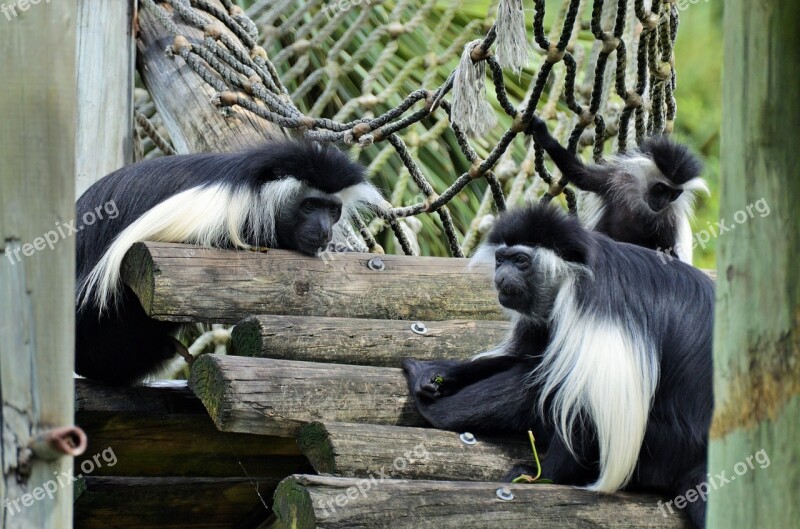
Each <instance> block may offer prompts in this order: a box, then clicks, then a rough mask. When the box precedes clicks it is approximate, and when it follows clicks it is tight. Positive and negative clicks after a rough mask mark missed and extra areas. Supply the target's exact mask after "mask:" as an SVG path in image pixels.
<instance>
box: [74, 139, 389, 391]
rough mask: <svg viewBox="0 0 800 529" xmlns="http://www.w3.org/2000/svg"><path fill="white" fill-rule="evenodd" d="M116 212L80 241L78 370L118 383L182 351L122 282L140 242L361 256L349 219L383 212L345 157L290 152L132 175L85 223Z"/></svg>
mask: <svg viewBox="0 0 800 529" xmlns="http://www.w3.org/2000/svg"><path fill="white" fill-rule="evenodd" d="M109 203H111V204H114V205H115V208H116V209H117V210H118V214H117V215H116V217H114V218H113V219H112V218H110V217H109V218H106V219H104V220H102V221H98V222H95V223H92V224H85V225H84V226H83V227H82V228H81V230H80V231H78V232H77V241H76V245H77V270H76V276H77V283H76V285H77V301H76V304H77V315H76V317H77V321H76V358H75V371H76V372H77V373H78V374H79V375H82V376H86V377H88V378H93V379H98V380H102V381H105V382H108V383H113V384H128V383H132V382H135V381H138V380H141V379H142V378H144V377H145V376H147V375H149V374H152V373H154V372H155V371H157V370H158V369H159V368H161V367H162V366H163V365H164V364H165V363H166V362H168V361H170V360H171V359H173V358H174V355H175V353H176V351H177V350H176V347H179V344H177V342H176V340H175V339H174V338H173V337H172V336H171V333H173V332H174V331H176V330H178V327H179V326H178V325H177V324H173V323H169V322H160V321H156V320H153V319H151V318H149V317H148V316H147V315H146V314H145V312H144V310H143V309H142V307H141V306H140V304H139V301H138V299H137V298H136V296H135V295H134V293H133V292H132V291H131V290H130V289H129V288H128V287H126V286H124V285H123V284H122V283H121V281H120V265H121V264H122V261H123V258H124V257H125V254H126V252H127V251H128V249H129V248H130V247H131V246H132V245H133V244H134V243H136V242H139V241H146V240H147V241H163V242H183V243H190V244H196V245H201V246H204V247H220V248H240V249H254V248H263V247H267V248H283V249H289V250H296V251H298V252H301V253H304V254H307V255H315V254H317V253H318V252H320V251H321V250H324V249H326V248H327V247H328V246H329V244H331V243H333V244H335V245H336V247H339V248H342V247H344V248H353V243H352V241H353V238H354V234H353V228H352V227H351V225H350V219H351V218H352V216H353V215H354V214H355V213H356V212H357V211H358V210H360V209H373V210H376V209H377V210H380V209H383V208H384V207H385V204H386V202H385V200H384V199H383V197H382V196H381V194H380V192H379V191H378V190H377V189H375V188H374V187H373V186H372V185H371V184H369V183H368V182H367V181H366V180H365V177H364V170H363V168H362V167H361V166H360V165H358V164H356V163H354V162H353V161H351V160H350V159H349V158H348V157H347V156H345V155H344V154H343V153H341V152H340V151H339V150H338V149H336V148H334V147H331V146H326V145H321V144H317V143H311V142H290V141H282V142H273V143H269V144H265V145H263V146H261V147H259V148H256V149H253V150H249V151H244V152H240V153H233V154H193V155H181V156H169V157H165V158H159V159H155V160H151V161H146V162H141V163H137V164H134V165H130V166H128V167H124V168H122V169H120V170H118V171H116V172H114V173H111V174H109V175H107V176H106V177H104V178H102V179H101V180H99V181H98V182H96V183H95V184H94V185H92V186H91V187H90V188H89V189H88V190H87V191H86V192H85V193H84V194H83V195H82V196H81V197H80V198H79V199H78V202H77V214H78V218H83V215H84V214H86V213H87V212H92V211H96V210H97V208H98V207H102V206H104V205H106V204H109ZM359 249H363V248H359Z"/></svg>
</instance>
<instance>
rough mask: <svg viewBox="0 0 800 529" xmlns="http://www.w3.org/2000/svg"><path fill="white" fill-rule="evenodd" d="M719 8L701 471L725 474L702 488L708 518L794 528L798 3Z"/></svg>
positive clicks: (798, 360)
mask: <svg viewBox="0 0 800 529" xmlns="http://www.w3.org/2000/svg"><path fill="white" fill-rule="evenodd" d="M724 11H725V20H724V28H725V29H724V33H723V34H724V37H725V46H724V50H725V51H724V65H723V69H722V71H723V74H724V79H723V83H722V86H723V113H722V122H723V123H722V147H721V153H722V156H721V167H720V174H723V175H725V176H724V180H723V185H722V194H721V198H720V220H721V221H722V222H724V224H725V226H726V227H727V228H728V230H727V231H726V232H725V233H723V234H720V237H719V240H718V243H717V268H718V270H719V281H718V287H717V294H716V296H717V305H716V312H715V315H714V419H713V421H712V426H711V433H710V437H711V440H710V443H709V465H708V470H709V471H710V472H712V473H713V474H712V475H716V474H717V473H719V472H727V474H728V476H729V477H731V475H732V474H733V476H732V477H735V478H736V482H735V483H733V484H732V485H730V486H726V487H725V489H724V491H723V490H720V491H718V492H716V493H714V494H711V495H710V498H709V506H708V522H709V527H733V526H736V527H797V526H798V520H800V502H798V487H800V465H798V464H797V462H798V461H800V442H799V441H800V433H798V432H800V266H798V261H800V178H798V169H797V168H798V165H800V150H799V149H798V138H800V98H798V97H797V94H798V92H797V87H798V86H800V68H798V64H799V63H800V33H799V32H798V30H797V21H798V20H800V3H798V2H796V1H792V0H762V1H759V2H752V1H748V0H730V1H727V2H725V10H724ZM734 228H735V229H734ZM754 457H755V460H754ZM740 472H744V473H743V474H741V475H739V473H740ZM734 473H735V474H734Z"/></svg>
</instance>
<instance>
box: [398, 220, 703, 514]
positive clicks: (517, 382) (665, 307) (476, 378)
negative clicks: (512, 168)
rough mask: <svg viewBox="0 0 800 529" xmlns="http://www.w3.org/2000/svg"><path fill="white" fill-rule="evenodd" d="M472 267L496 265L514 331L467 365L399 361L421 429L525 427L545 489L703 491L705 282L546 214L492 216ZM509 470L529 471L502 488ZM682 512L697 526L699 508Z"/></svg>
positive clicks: (677, 265) (683, 268) (679, 265)
mask: <svg viewBox="0 0 800 529" xmlns="http://www.w3.org/2000/svg"><path fill="white" fill-rule="evenodd" d="M476 259H477V260H478V261H481V260H489V261H491V262H492V263H493V264H494V266H495V272H494V283H495V287H496V290H497V292H498V298H499V301H500V303H501V304H502V305H503V306H504V307H505V308H507V309H509V310H511V311H513V314H514V325H513V329H512V331H511V333H510V335H509V337H508V338H507V339H506V341H505V342H504V343H502V344H501V345H500V346H499V347H498V348H496V349H494V350H492V351H489V352H486V353H484V354H482V355H479V356H478V357H477V358H475V359H474V360H472V361H467V362H445V361H441V362H419V361H416V360H408V361H406V362H405V364H404V369H405V372H406V375H407V377H408V381H409V389H410V390H411V392H412V394H413V396H414V398H415V401H416V404H417V407H418V408H419V410H420V411H421V413H422V414H423V416H425V417H426V418H427V419H428V420H429V422H431V423H432V424H433V425H434V426H436V427H439V428H444V429H451V430H456V431H464V430H467V429H468V430H470V431H474V430H492V431H510V432H524V431H526V430H528V429H531V428H532V429H533V430H534V431H535V432H536V433H537V434H538V435H537V439H538V440H539V441H541V442H542V444H543V445H549V446H547V451H546V454H545V456H544V458H543V459H542V471H543V472H542V477H544V478H549V479H552V480H553V481H554V482H556V483H561V484H571V485H579V486H586V487H588V488H589V489H591V490H595V491H601V492H613V491H616V490H618V489H620V488H628V489H634V490H636V489H657V490H663V491H668V492H670V493H674V494H676V495H677V494H684V493H685V492H686V491H687V490H689V489H692V488H696V487H699V486H701V484H703V483H704V482H706V446H707V441H708V428H709V425H710V421H711V414H712V407H713V392H712V362H711V340H712V327H713V320H712V318H713V312H714V287H713V283H712V281H711V279H709V278H708V277H707V276H706V275H705V274H703V273H702V272H701V271H699V270H697V269H696V268H693V267H692V266H689V265H687V264H685V263H683V262H681V261H678V260H675V261H669V262H664V261H662V260H661V259H660V258H659V256H658V254H657V253H656V252H654V251H652V250H649V249H646V248H642V247H640V246H635V245H632V244H627V243H620V242H616V241H614V240H612V239H610V238H609V237H607V236H606V235H604V234H600V233H597V232H593V231H589V230H586V229H585V228H584V227H582V226H581V225H580V223H579V222H578V221H577V220H576V219H574V218H571V217H569V216H567V215H566V214H565V213H564V212H563V211H562V210H561V209H559V208H555V207H552V206H534V207H530V208H526V209H519V210H513V211H510V212H507V213H505V214H503V215H501V216H500V217H499V218H498V220H497V222H496V224H495V226H494V228H493V229H492V231H491V232H490V235H489V237H488V243H487V244H486V245H485V246H484V247H483V248H482V249H481V250H480V251H479V252H478V254H477V255H476ZM520 473H529V474H533V473H535V472H534V471H533V470H532V469H528V468H515V469H513V470H512V472H511V473H510V475H509V476H508V477H509V478H511V477H515V476H516V475H519V474H520ZM706 489H707V486H706ZM698 490H699V489H698ZM706 491H707V490H706ZM687 511H688V514H689V516H690V518H691V520H692V521H693V522H694V524H695V525H696V526H698V527H702V526H703V521H704V516H705V515H704V512H705V506H704V502H703V501H697V502H695V503H690V504H688V506H687Z"/></svg>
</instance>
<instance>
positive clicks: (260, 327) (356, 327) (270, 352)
mask: <svg viewBox="0 0 800 529" xmlns="http://www.w3.org/2000/svg"><path fill="white" fill-rule="evenodd" d="M419 323H421V324H422V325H421V326H420V325H419ZM510 328H511V324H510V323H508V322H502V321H481V320H472V321H469V320H449V321H426V322H411V321H398V320H368V319H354V318H319V317H307V316H253V317H251V318H247V319H246V320H244V321H242V322H239V323H238V324H236V327H234V329H233V349H234V351H235V353H234V354H237V355H241V356H253V357H268V358H279V359H284V360H302V361H305V362H322V363H335V364H356V365H367V366H380V367H400V364H401V361H402V359H403V358H404V357H409V356H413V357H414V358H418V359H427V360H433V359H437V360H450V359H452V360H460V359H466V358H469V357H470V356H472V355H474V354H475V353H479V352H482V351H486V350H487V349H490V348H492V347H494V346H496V345H497V344H498V343H500V341H501V340H502V339H503V338H504V337H505V335H506V334H507V333H508V331H509V329H510Z"/></svg>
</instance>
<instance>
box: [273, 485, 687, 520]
mask: <svg viewBox="0 0 800 529" xmlns="http://www.w3.org/2000/svg"><path fill="white" fill-rule="evenodd" d="M499 487H508V488H509V489H510V490H511V491H512V493H513V495H514V498H513V499H512V500H511V501H503V500H500V499H499V498H498V497H497V494H496V491H497V489H498V488H499ZM659 499H660V498H659V497H657V496H651V495H633V494H624V493H618V494H610V495H604V494H598V493H594V492H589V491H586V490H582V489H578V488H573V487H563V486H555V485H510V484H505V483H492V482H469V481H422V480H419V481H416V480H415V481H406V480H392V479H387V480H383V481H379V480H374V481H373V480H369V479H351V478H334V477H323V476H292V477H290V478H287V479H286V480H284V481H282V482H281V484H280V485H278V490H277V491H276V492H275V506H274V509H275V512H276V514H277V515H278V518H279V519H280V520H281V522H282V523H283V524H284V525H285V526H286V527H293V528H296V529H307V528H318V529H370V528H379V527H392V528H393V529H405V528H408V529H420V528H436V529H463V528H465V527H468V528H469V529H519V528H520V527H535V528H537V529H598V528H609V529H612V528H613V529H645V528H646V529H688V527H689V526H688V524H687V523H686V522H685V521H684V519H683V518H682V517H680V516H677V515H675V516H670V517H664V516H662V515H661V513H660V511H659V510H658V508H657V507H656V502H657V501H658V500H659Z"/></svg>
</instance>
